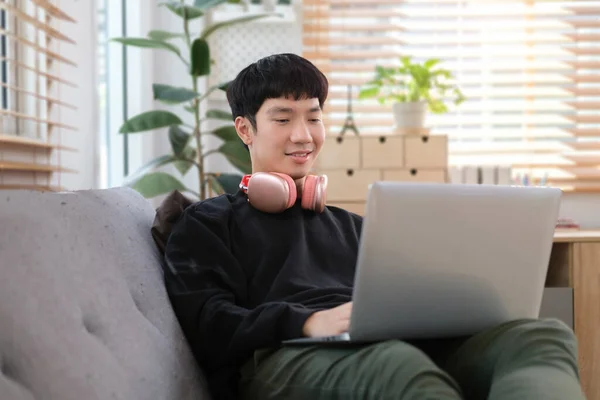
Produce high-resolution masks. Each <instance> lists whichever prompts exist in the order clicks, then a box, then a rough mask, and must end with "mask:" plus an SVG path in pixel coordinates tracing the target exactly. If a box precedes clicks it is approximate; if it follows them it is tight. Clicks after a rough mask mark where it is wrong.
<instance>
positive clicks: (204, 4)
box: [194, 0, 228, 11]
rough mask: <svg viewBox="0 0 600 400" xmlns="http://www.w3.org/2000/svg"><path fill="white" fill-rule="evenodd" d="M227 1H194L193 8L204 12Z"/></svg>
mask: <svg viewBox="0 0 600 400" xmlns="http://www.w3.org/2000/svg"><path fill="white" fill-rule="evenodd" d="M227 1H228V0H195V1H194V7H196V8H199V9H201V10H205V11H206V10H208V9H210V8H213V7H216V6H218V5H219V4H223V3H227Z"/></svg>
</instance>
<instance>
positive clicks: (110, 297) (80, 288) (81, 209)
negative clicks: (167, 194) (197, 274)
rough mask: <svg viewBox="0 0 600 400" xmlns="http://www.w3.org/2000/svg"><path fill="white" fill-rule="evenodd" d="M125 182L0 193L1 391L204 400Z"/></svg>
mask: <svg viewBox="0 0 600 400" xmlns="http://www.w3.org/2000/svg"><path fill="white" fill-rule="evenodd" d="M154 216H155V212H154V209H153V208H152V206H151V204H150V203H149V202H148V201H147V200H145V199H144V198H143V197H142V196H140V195H139V194H138V193H137V192H135V191H133V190H131V189H128V188H114V189H105V190H90V191H80V192H72V193H41V192H31V191H0V394H1V396H0V397H1V398H2V399H14V400H20V399H34V398H35V399H48V400H59V399H60V400H81V399H86V400H92V399H102V400H108V399H122V400H136V399H140V400H146V399H148V400H150V399H152V400H158V399H161V400H169V399H173V400H175V399H177V400H186V399H190V400H191V399H194V400H199V399H208V398H209V396H208V393H207V391H206V389H205V388H206V385H205V380H204V377H203V375H202V373H201V372H200V371H199V368H198V366H197V364H196V363H195V361H194V359H193V357H192V354H191V352H190V350H189V347H188V344H187V342H186V340H185V339H184V336H183V335H182V332H181V330H180V327H179V324H178V322H177V319H176V317H175V315H174V314H173V311H172V309H171V306H170V302H169V299H168V296H167V294H166V291H165V288H164V285H163V276H162V264H161V263H162V258H161V255H160V253H159V251H158V249H157V246H156V245H155V243H154V241H153V239H152V235H151V233H150V230H151V227H152V222H153V219H154Z"/></svg>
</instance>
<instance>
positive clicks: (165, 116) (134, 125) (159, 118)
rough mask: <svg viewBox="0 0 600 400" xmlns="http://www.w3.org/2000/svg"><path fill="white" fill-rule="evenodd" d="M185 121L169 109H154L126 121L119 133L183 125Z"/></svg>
mask: <svg viewBox="0 0 600 400" xmlns="http://www.w3.org/2000/svg"><path fill="white" fill-rule="evenodd" d="M182 123H183V121H182V120H181V119H180V118H179V117H178V116H177V115H175V114H173V113H172V112H169V111H163V110H152V111H146V112H143V113H141V114H138V115H136V116H134V117H132V118H130V119H129V120H127V121H125V123H124V124H123V125H121V128H120V129H119V133H135V132H143V131H149V130H152V129H158V128H164V127H166V126H169V125H181V124H182Z"/></svg>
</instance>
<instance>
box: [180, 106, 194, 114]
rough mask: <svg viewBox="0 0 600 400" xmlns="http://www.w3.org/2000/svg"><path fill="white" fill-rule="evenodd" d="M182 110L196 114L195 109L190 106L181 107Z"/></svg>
mask: <svg viewBox="0 0 600 400" xmlns="http://www.w3.org/2000/svg"><path fill="white" fill-rule="evenodd" d="M183 109H184V110H185V111H187V112H189V113H192V114H193V113H195V112H196V109H195V108H194V107H192V106H183Z"/></svg>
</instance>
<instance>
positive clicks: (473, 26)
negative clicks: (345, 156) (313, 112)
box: [304, 0, 600, 191]
mask: <svg viewBox="0 0 600 400" xmlns="http://www.w3.org/2000/svg"><path fill="white" fill-rule="evenodd" d="M304 21H305V22H304V24H305V25H304V28H305V29H304V30H305V35H304V54H305V56H306V57H307V58H309V59H311V60H312V61H314V62H315V64H316V65H318V66H319V67H320V68H322V70H323V71H324V72H325V73H326V74H327V76H328V78H329V79H330V82H331V85H332V87H331V90H330V99H331V100H330V105H329V108H328V113H327V122H328V124H329V129H330V132H331V134H336V133H337V132H339V131H340V129H341V127H342V124H343V122H344V120H345V118H346V108H347V101H346V97H347V90H348V86H349V85H350V87H351V89H352V97H353V98H354V100H353V109H354V112H355V115H354V118H355V120H356V122H357V125H358V126H359V129H360V131H361V134H389V133H391V131H392V126H393V120H392V114H391V108H390V106H388V105H386V106H382V105H380V104H378V103H377V102H375V101H370V100H360V101H359V100H357V93H358V89H359V87H360V86H361V85H362V84H363V83H365V82H366V81H368V80H369V79H371V78H372V77H373V72H374V68H375V65H383V66H392V65H399V63H400V61H399V57H400V56H401V55H409V56H412V57H413V59H415V60H417V61H423V60H425V59H428V58H440V59H441V60H442V64H441V65H442V66H443V67H445V68H447V69H450V70H451V71H452V72H453V74H454V76H455V78H456V82H457V83H458V84H459V86H460V87H461V90H462V91H463V92H464V94H465V95H466V97H467V99H468V100H467V101H466V102H465V103H463V104H462V105H460V106H459V107H457V108H456V109H453V110H452V111H451V112H449V113H448V114H444V115H430V117H429V119H428V126H429V127H430V128H431V129H432V133H434V134H436V133H437V134H446V135H448V137H449V162H450V165H451V166H465V165H476V166H483V165H511V166H512V168H513V174H514V175H515V176H516V175H524V174H528V175H530V176H531V177H532V179H534V180H536V181H537V180H539V179H547V180H548V182H549V183H550V184H551V185H555V186H559V187H561V188H563V189H565V190H577V191H600V142H599V139H600V112H599V109H600V2H599V1H568V2H566V1H535V0H530V1H517V0H498V1H494V0H486V1H481V0H478V1H474V0H439V1H433V0H406V1H404V2H401V1H397V0H305V1H304Z"/></svg>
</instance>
